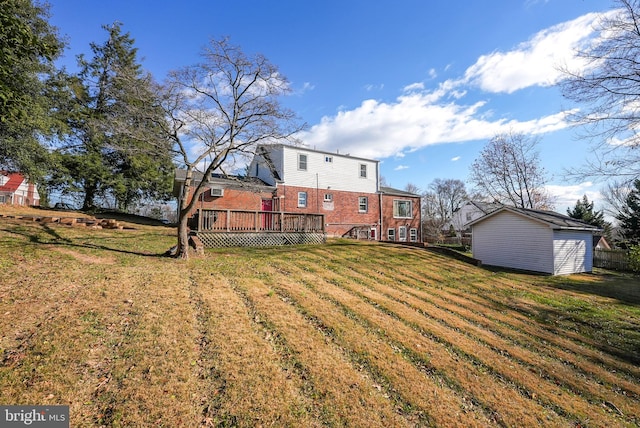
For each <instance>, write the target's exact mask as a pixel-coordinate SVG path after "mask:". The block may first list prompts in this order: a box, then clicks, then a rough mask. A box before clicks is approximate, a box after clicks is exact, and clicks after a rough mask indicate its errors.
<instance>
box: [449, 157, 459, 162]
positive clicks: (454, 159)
mask: <svg viewBox="0 0 640 428" xmlns="http://www.w3.org/2000/svg"><path fill="white" fill-rule="evenodd" d="M459 160H460V156H455V157H452V158H451V162H457V161H459Z"/></svg>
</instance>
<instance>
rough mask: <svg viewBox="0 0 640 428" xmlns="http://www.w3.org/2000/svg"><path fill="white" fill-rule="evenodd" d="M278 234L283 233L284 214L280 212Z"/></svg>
mask: <svg viewBox="0 0 640 428" xmlns="http://www.w3.org/2000/svg"><path fill="white" fill-rule="evenodd" d="M280 232H284V213H283V212H282V211H280Z"/></svg>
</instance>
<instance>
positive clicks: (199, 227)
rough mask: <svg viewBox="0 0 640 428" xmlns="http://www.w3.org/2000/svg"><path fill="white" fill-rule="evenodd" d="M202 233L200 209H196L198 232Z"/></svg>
mask: <svg viewBox="0 0 640 428" xmlns="http://www.w3.org/2000/svg"><path fill="white" fill-rule="evenodd" d="M201 231H202V209H201V208H198V232H201Z"/></svg>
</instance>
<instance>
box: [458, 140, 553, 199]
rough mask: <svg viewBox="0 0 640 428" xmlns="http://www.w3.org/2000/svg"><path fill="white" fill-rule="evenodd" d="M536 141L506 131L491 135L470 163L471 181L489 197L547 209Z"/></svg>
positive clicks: (543, 176)
mask: <svg viewBox="0 0 640 428" xmlns="http://www.w3.org/2000/svg"><path fill="white" fill-rule="evenodd" d="M538 143H539V140H538V139H537V138H535V137H530V136H527V135H524V134H522V133H514V132H509V133H506V134H499V135H496V136H495V137H493V138H492V139H491V140H490V141H489V143H488V144H487V145H486V146H485V148H484V149H483V150H482V152H480V157H479V158H478V159H476V160H475V161H474V162H473V164H472V165H471V177H470V178H471V181H472V182H473V183H474V185H475V186H476V187H477V189H476V190H477V191H478V192H480V193H482V194H484V195H487V196H488V197H489V198H491V200H493V201H496V202H500V203H503V204H505V205H511V206H514V207H520V208H533V209H550V208H552V207H553V202H552V199H551V197H550V195H549V194H548V193H547V192H546V189H545V188H544V184H545V178H546V173H545V170H544V168H543V167H542V166H541V165H540V158H539V154H538V151H537V150H536V146H537V144H538Z"/></svg>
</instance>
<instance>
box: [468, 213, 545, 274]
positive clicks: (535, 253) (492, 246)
mask: <svg viewBox="0 0 640 428" xmlns="http://www.w3.org/2000/svg"><path fill="white" fill-rule="evenodd" d="M552 238H553V230H551V228H550V227H549V226H548V225H545V224H543V223H540V222H537V221H535V220H530V219H527V218H524V217H522V216H519V215H517V214H514V213H511V212H508V211H505V212H501V213H498V214H495V215H493V216H491V217H489V218H487V219H485V220H483V221H481V222H479V223H476V224H475V225H474V226H473V234H472V249H473V257H474V258H476V259H479V260H481V261H482V264H486V265H491V266H503V267H508V268H513V269H523V270H530V271H536V272H545V273H550V274H552V273H553V268H554V265H553V249H552Z"/></svg>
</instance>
